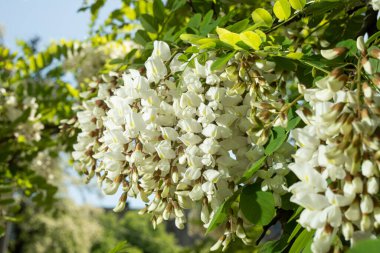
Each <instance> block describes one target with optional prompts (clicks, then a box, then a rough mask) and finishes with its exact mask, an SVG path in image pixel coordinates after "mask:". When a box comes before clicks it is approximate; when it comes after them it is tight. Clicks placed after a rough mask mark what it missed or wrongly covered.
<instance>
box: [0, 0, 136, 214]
mask: <svg viewBox="0 0 380 253" xmlns="http://www.w3.org/2000/svg"><path fill="white" fill-rule="evenodd" d="M81 5H82V0H0V26H2V29H3V41H4V44H5V45H6V46H7V47H10V48H11V49H12V50H13V51H16V50H17V44H16V40H18V39H21V40H29V39H31V38H33V37H35V36H39V37H40V38H41V41H40V49H42V48H44V47H45V46H47V45H48V44H49V42H50V41H52V40H59V39H62V38H63V39H79V40H81V39H85V38H86V37H87V35H88V30H89V29H88V24H89V21H90V14H89V13H87V12H85V13H83V12H80V13H77V10H78V9H79V8H80V7H81ZM118 6H120V1H118V0H108V1H107V4H106V6H105V7H104V8H103V9H102V11H101V12H100V15H99V17H100V20H104V19H105V18H106V17H107V15H108V13H109V12H110V11H112V10H114V9H116V8H117V7H118ZM71 174H75V173H71ZM94 181H96V179H95V180H94ZM68 193H69V195H70V196H71V197H72V198H73V199H74V200H75V201H76V202H78V203H87V204H91V205H96V206H105V207H112V206H114V205H116V204H117V201H118V198H119V196H120V193H118V194H116V195H114V196H102V194H101V193H100V191H99V190H98V189H97V187H96V185H95V184H91V186H87V187H84V186H80V184H79V185H72V184H69V187H68ZM129 202H130V207H131V208H137V207H141V206H143V203H142V202H141V201H136V200H130V201H129Z"/></svg>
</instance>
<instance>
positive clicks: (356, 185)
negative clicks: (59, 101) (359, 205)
mask: <svg viewBox="0 0 380 253" xmlns="http://www.w3.org/2000/svg"><path fill="white" fill-rule="evenodd" d="M352 186H353V190H354V192H355V193H362V192H363V181H362V179H361V178H360V177H354V179H353V180H352Z"/></svg>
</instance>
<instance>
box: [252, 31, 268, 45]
mask: <svg viewBox="0 0 380 253" xmlns="http://www.w3.org/2000/svg"><path fill="white" fill-rule="evenodd" d="M255 33H257V35H259V36H260V38H261V42H265V41H267V35H266V34H265V33H264V32H263V31H261V30H259V29H256V30H255Z"/></svg>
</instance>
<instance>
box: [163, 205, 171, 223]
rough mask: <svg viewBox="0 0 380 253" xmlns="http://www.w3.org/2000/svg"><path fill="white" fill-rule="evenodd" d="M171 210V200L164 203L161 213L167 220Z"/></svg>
mask: <svg viewBox="0 0 380 253" xmlns="http://www.w3.org/2000/svg"><path fill="white" fill-rule="evenodd" d="M171 212H172V204H171V202H169V203H168V204H167V205H166V207H165V210H164V212H163V213H162V217H163V219H164V220H169V218H170V214H171Z"/></svg>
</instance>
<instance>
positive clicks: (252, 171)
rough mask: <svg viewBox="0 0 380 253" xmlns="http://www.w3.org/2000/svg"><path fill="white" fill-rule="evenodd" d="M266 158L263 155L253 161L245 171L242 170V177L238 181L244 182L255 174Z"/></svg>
mask: <svg viewBox="0 0 380 253" xmlns="http://www.w3.org/2000/svg"><path fill="white" fill-rule="evenodd" d="M266 158H267V157H266V156H264V157H261V158H260V159H259V160H257V161H256V162H254V163H253V164H252V166H251V167H250V168H249V169H248V170H247V171H246V172H244V174H243V176H242V178H241V179H240V181H239V184H240V183H244V182H245V181H247V180H249V179H251V178H252V176H253V174H255V172H256V171H258V170H259V169H260V168H261V166H262V165H263V164H264V162H265V159H266Z"/></svg>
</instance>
